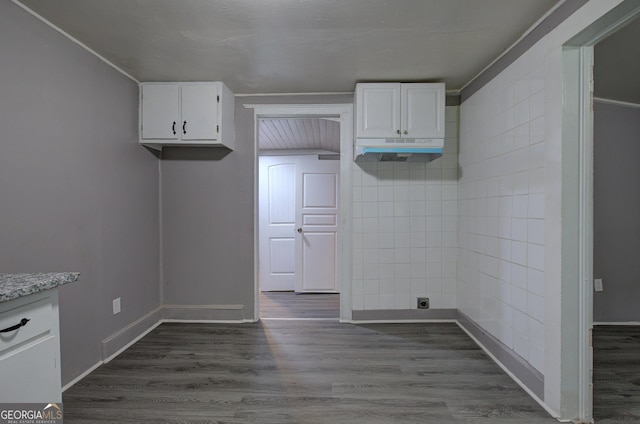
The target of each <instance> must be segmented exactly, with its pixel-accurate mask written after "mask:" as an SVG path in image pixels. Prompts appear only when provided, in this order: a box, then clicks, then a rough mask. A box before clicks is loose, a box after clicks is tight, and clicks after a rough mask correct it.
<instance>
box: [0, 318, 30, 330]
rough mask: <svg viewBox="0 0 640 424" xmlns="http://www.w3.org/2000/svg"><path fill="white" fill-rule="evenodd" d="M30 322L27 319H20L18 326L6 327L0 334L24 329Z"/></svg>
mask: <svg viewBox="0 0 640 424" xmlns="http://www.w3.org/2000/svg"><path fill="white" fill-rule="evenodd" d="M29 321H30V320H29V319H28V318H22V319H21V320H20V323H19V324H16V325H14V326H12V327H7V328H5V329H4V330H0V333H9V332H10V331H16V330H17V329H18V328H20V327H24V326H25V325H27V323H28V322H29Z"/></svg>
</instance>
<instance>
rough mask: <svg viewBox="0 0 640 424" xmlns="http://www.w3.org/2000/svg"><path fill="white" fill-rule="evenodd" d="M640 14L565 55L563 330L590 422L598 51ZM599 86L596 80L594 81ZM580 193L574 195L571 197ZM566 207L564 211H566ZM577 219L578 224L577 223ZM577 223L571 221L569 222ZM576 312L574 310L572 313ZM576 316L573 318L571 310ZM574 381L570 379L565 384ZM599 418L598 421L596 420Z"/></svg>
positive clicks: (597, 27) (593, 28)
mask: <svg viewBox="0 0 640 424" xmlns="http://www.w3.org/2000/svg"><path fill="white" fill-rule="evenodd" d="M638 15H640V7H638V2H634V1H625V2H623V3H621V4H620V5H619V6H618V7H616V8H614V9H613V10H611V11H610V12H609V13H608V14H606V15H604V16H603V17H601V18H600V19H599V20H597V21H596V22H594V23H593V24H592V25H590V26H589V27H587V28H586V29H585V30H584V31H582V32H581V33H579V34H578V35H576V36H575V37H573V38H572V39H571V40H569V41H568V42H567V43H566V44H565V46H564V51H563V66H564V84H563V98H564V100H565V104H564V112H565V113H564V115H563V159H562V162H563V169H567V170H573V171H575V172H574V173H573V174H572V175H569V174H565V175H563V184H562V190H563V192H565V193H567V195H566V196H565V197H563V208H565V211H566V212H565V213H564V214H563V231H565V228H566V234H567V236H568V235H569V234H570V233H572V234H573V235H575V236H577V237H573V239H572V238H571V237H563V244H566V249H565V248H563V251H564V252H566V253H568V255H567V257H568V258H569V259H568V260H567V262H566V264H567V265H569V266H575V268H574V269H577V274H575V276H576V277H577V278H575V279H574V278H573V277H571V278H567V279H566V281H563V283H562V284H563V288H564V289H565V291H566V292H574V293H575V295H576V296H575V303H573V301H571V302H570V303H571V305H570V306H571V308H564V310H563V318H562V321H563V327H565V325H564V323H565V322H566V323H567V325H566V328H567V329H571V330H573V331H575V332H574V334H577V337H571V336H566V337H563V341H562V343H563V346H565V347H566V349H565V351H567V352H569V351H572V350H573V349H574V348H575V352H576V353H577V368H575V369H574V370H572V371H571V373H572V374H573V372H574V371H575V374H573V375H572V376H571V377H572V378H573V377H574V376H575V381H576V382H577V383H578V384H577V386H578V392H577V400H578V417H579V418H580V419H581V420H583V421H585V422H592V420H593V418H594V416H593V413H594V396H593V394H594V388H593V386H594V382H595V381H596V379H595V378H594V375H595V374H594V360H593V358H594V347H596V346H594V344H593V343H592V334H593V333H592V332H593V313H594V179H593V173H594V136H593V129H594V117H593V105H594V99H593V95H594V80H593V73H592V72H593V66H594V46H596V45H597V44H598V43H600V42H601V41H603V40H605V39H606V38H607V37H609V36H610V35H612V34H614V33H615V32H617V31H619V30H621V29H622V28H623V27H625V26H626V25H628V24H629V23H630V22H631V21H633V20H634V19H635V18H636V17H637V16H638ZM595 83H596V84H597V81H595ZM572 192H573V193H574V194H577V195H572V194H571V193H572ZM565 205H566V207H565ZM576 217H578V219H577V220H576V219H575V218H576ZM571 220H573V222H570V221H571ZM574 307H575V309H574ZM574 310H575V311H576V312H577V313H576V314H575V315H574V314H573V312H572V311H574ZM567 381H570V379H567ZM596 418H598V417H596Z"/></svg>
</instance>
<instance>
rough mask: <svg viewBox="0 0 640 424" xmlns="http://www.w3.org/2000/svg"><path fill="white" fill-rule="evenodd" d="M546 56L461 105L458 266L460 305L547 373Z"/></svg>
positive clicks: (535, 53)
mask: <svg viewBox="0 0 640 424" xmlns="http://www.w3.org/2000/svg"><path fill="white" fill-rule="evenodd" d="M544 60H545V51H544V49H541V48H537V49H536V48H533V49H531V50H529V51H528V52H526V53H525V54H523V55H522V56H521V57H520V58H519V59H518V60H516V62H514V63H513V64H512V65H510V66H509V67H508V68H507V69H505V71H503V72H502V73H501V74H500V75H499V76H498V77H496V78H495V79H494V80H492V81H491V82H490V83H489V84H488V85H486V86H485V87H483V88H482V89H481V90H479V91H478V92H477V93H475V94H474V95H473V96H472V97H471V98H469V99H467V100H465V102H464V103H463V105H462V106H461V112H460V123H461V125H460V140H459V156H458V162H459V169H460V180H459V181H458V186H457V191H458V204H457V212H458V225H457V230H456V232H457V246H458V260H457V262H456V268H455V269H456V276H457V281H456V287H457V296H456V302H457V303H456V304H457V307H458V308H459V309H460V310H461V311H462V312H463V313H465V314H466V315H467V316H469V317H470V318H471V319H473V320H474V321H475V322H477V323H478V324H479V325H481V326H482V327H483V328H484V329H485V330H486V331H488V332H489V333H490V334H492V335H493V336H495V337H497V338H498V339H499V340H501V341H502V342H503V343H505V344H506V345H507V346H510V347H512V348H513V349H514V351H515V352H516V353H517V354H518V355H520V356H521V357H522V358H524V359H525V360H527V361H529V363H530V364H531V365H532V366H534V367H535V368H536V369H538V370H541V371H544V341H545V340H544V334H543V333H544V331H542V332H541V331H540V330H541V328H542V329H544V326H543V325H542V323H543V322H544V293H545V290H544V285H545V282H544V279H545V274H544V268H545V264H544V260H545V256H544V249H545V246H544V243H545V239H544V232H545V222H544V218H545V216H544V212H545V199H544V196H545V180H546V178H547V175H546V172H545V160H546V156H545V155H548V152H545V148H546V146H545V143H544V140H545V134H544V133H545V125H544V120H545V116H544V113H545V87H544V79H545V75H544V74H545V67H544V63H543V61H544ZM443 198H445V197H444V195H443ZM443 215H446V214H444V213H443ZM427 227H428V225H427ZM444 269H446V272H447V274H448V273H449V272H450V268H447V267H445V266H444V265H443V270H444ZM529 321H531V322H532V328H531V330H530V329H529ZM541 334H542V335H541Z"/></svg>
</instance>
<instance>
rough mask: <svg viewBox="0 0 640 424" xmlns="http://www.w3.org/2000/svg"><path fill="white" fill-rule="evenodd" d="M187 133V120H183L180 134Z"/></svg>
mask: <svg viewBox="0 0 640 424" xmlns="http://www.w3.org/2000/svg"><path fill="white" fill-rule="evenodd" d="M186 133H187V121H184V122H183V123H182V134H186Z"/></svg>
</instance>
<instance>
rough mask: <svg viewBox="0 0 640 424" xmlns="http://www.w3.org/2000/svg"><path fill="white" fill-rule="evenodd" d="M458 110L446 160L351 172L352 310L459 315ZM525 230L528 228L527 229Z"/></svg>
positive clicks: (450, 124)
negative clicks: (454, 311) (424, 306)
mask: <svg viewBox="0 0 640 424" xmlns="http://www.w3.org/2000/svg"><path fill="white" fill-rule="evenodd" d="M458 109H459V108H458V107H457V106H454V107H447V108H446V139H445V148H444V155H443V157H441V158H439V159H437V160H435V161H433V162H430V163H426V164H425V163H390V162H383V163H363V164H354V166H353V248H354V251H353V282H352V298H353V309H354V310H371V309H415V308H416V304H417V301H416V298H417V297H423V296H426V297H429V298H430V307H431V308H456V307H457V303H456V273H457V267H456V259H457V243H458V233H457V231H458V228H457V227H458V218H457V214H458ZM525 227H526V225H525Z"/></svg>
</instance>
